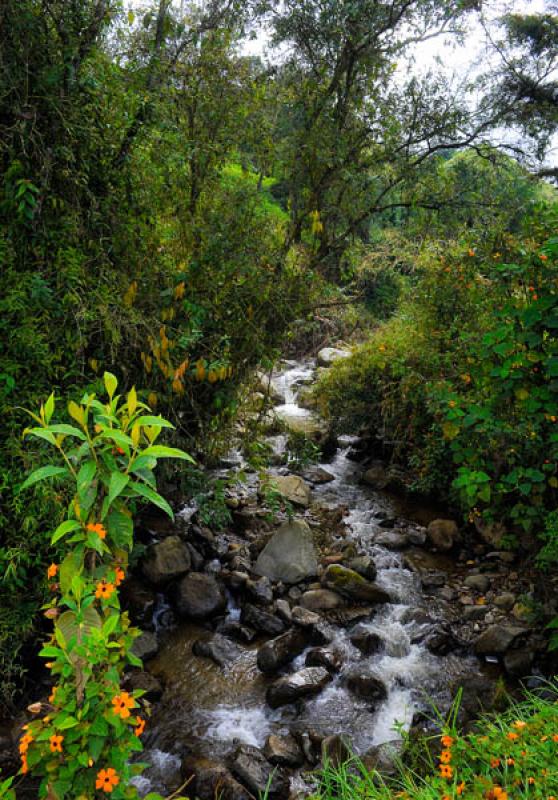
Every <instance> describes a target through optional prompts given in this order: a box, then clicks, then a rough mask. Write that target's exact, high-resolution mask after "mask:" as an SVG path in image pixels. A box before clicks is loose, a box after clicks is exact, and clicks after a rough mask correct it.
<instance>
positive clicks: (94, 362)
mask: <svg viewBox="0 0 558 800" xmlns="http://www.w3.org/2000/svg"><path fill="white" fill-rule="evenodd" d="M89 365H90V367H91V369H92V370H93V372H97V370H98V369H99V362H98V361H97V359H96V358H90V359H89Z"/></svg>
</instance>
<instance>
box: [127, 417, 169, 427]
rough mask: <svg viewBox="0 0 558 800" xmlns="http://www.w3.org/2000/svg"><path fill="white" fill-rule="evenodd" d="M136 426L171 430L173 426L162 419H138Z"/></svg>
mask: <svg viewBox="0 0 558 800" xmlns="http://www.w3.org/2000/svg"><path fill="white" fill-rule="evenodd" d="M136 424H137V425H150V426H151V427H152V428H172V429H173V430H174V425H173V424H172V423H171V422H169V421H168V420H166V419H163V417H138V419H137V420H136Z"/></svg>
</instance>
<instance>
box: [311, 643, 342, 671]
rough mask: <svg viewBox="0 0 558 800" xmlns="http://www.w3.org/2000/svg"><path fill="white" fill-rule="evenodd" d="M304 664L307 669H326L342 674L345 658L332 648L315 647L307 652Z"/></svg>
mask: <svg viewBox="0 0 558 800" xmlns="http://www.w3.org/2000/svg"><path fill="white" fill-rule="evenodd" d="M304 664H305V666H307V667H325V669H327V671H328V672H340V670H341V667H342V666H343V656H342V655H341V653H340V652H339V651H338V650H335V649H333V648H330V647H313V648H312V649H311V650H309V651H308V652H307V654H306V660H305V662H304Z"/></svg>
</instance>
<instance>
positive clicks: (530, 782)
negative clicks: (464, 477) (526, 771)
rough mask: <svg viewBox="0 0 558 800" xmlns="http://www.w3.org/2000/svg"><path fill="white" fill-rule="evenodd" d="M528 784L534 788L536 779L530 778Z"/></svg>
mask: <svg viewBox="0 0 558 800" xmlns="http://www.w3.org/2000/svg"><path fill="white" fill-rule="evenodd" d="M527 783H528V784H529V785H530V786H532V785H533V784H534V783H535V779H534V778H533V777H532V776H530V777H529V778H527Z"/></svg>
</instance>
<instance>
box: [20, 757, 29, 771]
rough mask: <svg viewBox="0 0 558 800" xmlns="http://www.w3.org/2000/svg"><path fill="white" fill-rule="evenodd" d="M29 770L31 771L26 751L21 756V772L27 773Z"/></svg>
mask: <svg viewBox="0 0 558 800" xmlns="http://www.w3.org/2000/svg"><path fill="white" fill-rule="evenodd" d="M28 772H29V766H28V764H27V756H26V755H25V753H24V754H23V755H22V756H21V774H22V775H27V773H28Z"/></svg>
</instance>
